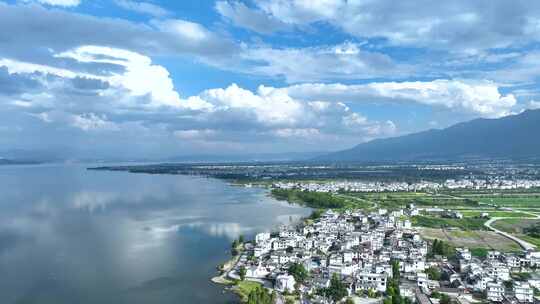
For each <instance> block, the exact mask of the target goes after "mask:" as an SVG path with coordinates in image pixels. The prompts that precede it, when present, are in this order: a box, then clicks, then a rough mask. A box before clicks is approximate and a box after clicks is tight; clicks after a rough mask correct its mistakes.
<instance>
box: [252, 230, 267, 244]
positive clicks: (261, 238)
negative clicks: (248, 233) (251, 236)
mask: <svg viewBox="0 0 540 304" xmlns="http://www.w3.org/2000/svg"><path fill="white" fill-rule="evenodd" d="M268 240H270V233H268V232H263V233H257V235H255V243H257V245H258V244H261V243H264V242H266V241H268Z"/></svg>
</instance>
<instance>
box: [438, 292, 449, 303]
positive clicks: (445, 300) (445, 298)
mask: <svg viewBox="0 0 540 304" xmlns="http://www.w3.org/2000/svg"><path fill="white" fill-rule="evenodd" d="M439 303H440V304H450V297H449V296H448V295H447V294H444V293H443V294H441V299H440V300H439Z"/></svg>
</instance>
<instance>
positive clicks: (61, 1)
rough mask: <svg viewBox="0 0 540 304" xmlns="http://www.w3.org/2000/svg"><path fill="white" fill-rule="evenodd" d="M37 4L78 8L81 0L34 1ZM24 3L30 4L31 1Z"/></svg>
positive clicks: (27, 0)
mask: <svg viewBox="0 0 540 304" xmlns="http://www.w3.org/2000/svg"><path fill="white" fill-rule="evenodd" d="M35 1H36V2H38V3H41V4H46V5H51V6H63V7H70V6H78V5H79V4H81V0H35ZM25 2H31V0H26V1H25Z"/></svg>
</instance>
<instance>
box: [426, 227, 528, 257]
mask: <svg viewBox="0 0 540 304" xmlns="http://www.w3.org/2000/svg"><path fill="white" fill-rule="evenodd" d="M420 234H421V235H422V237H424V238H426V239H429V240H433V239H439V240H443V241H445V242H448V243H449V244H451V245H452V246H454V247H468V248H470V249H471V252H472V253H473V254H475V255H477V256H481V255H482V254H484V253H485V252H486V251H487V250H499V251H503V252H514V251H520V249H521V248H520V247H519V245H518V244H517V243H516V242H514V241H512V240H509V239H507V238H505V237H504V236H502V235H499V234H497V233H495V232H492V231H482V230H476V231H463V230H447V229H438V228H422V229H420Z"/></svg>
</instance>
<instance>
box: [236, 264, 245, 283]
mask: <svg viewBox="0 0 540 304" xmlns="http://www.w3.org/2000/svg"><path fill="white" fill-rule="evenodd" d="M246 274H247V270H246V267H245V266H240V269H238V275H239V276H240V280H242V281H243V280H244V279H245V278H246Z"/></svg>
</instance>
